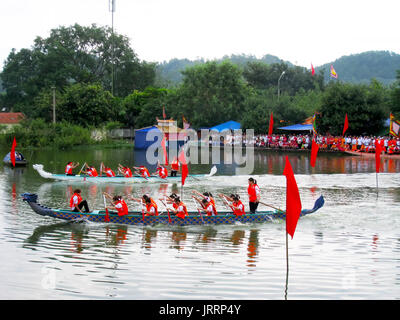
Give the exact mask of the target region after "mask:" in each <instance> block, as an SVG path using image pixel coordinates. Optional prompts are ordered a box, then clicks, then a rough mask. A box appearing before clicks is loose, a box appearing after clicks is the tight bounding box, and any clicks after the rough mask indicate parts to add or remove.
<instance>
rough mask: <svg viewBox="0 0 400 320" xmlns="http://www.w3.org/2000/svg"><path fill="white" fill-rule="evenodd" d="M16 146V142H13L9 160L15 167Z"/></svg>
mask: <svg viewBox="0 0 400 320" xmlns="http://www.w3.org/2000/svg"><path fill="white" fill-rule="evenodd" d="M16 146H17V141H16V140H15V137H14V140H13V143H12V146H11V152H10V159H11V163H12V165H13V166H14V167H15V147H16Z"/></svg>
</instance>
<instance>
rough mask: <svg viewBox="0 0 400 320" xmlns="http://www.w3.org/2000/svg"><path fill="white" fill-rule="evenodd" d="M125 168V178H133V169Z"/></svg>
mask: <svg viewBox="0 0 400 320" xmlns="http://www.w3.org/2000/svg"><path fill="white" fill-rule="evenodd" d="M124 169H125V171H124V176H125V178H132V171H131V169H129V168H128V167H126V168H124Z"/></svg>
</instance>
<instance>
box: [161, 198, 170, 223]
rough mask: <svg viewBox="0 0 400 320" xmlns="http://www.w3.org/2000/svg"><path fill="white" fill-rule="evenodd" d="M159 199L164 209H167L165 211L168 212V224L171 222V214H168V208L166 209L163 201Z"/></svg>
mask: <svg viewBox="0 0 400 320" xmlns="http://www.w3.org/2000/svg"><path fill="white" fill-rule="evenodd" d="M160 201H161V203H162V204H163V205H164V207H165V209H167V213H168V222H169V224H171V215H170V214H169V209H168V207H167V205H166V204H165V203H164V201H162V200H161V199H160Z"/></svg>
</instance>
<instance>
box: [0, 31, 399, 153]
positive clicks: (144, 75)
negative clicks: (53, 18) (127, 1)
mask: <svg viewBox="0 0 400 320" xmlns="http://www.w3.org/2000/svg"><path fill="white" fill-rule="evenodd" d="M113 45H114V53H115V54H114V55H112V54H111V53H112V47H113ZM325 77H326V75H325V74H324V71H323V70H320V71H319V72H317V73H316V74H314V75H312V74H311V71H310V70H308V69H306V68H302V67H297V66H293V65H290V64H287V63H281V62H274V63H270V64H267V63H265V62H260V61H253V60H252V61H248V62H247V63H245V64H238V63H234V62H232V61H230V60H224V61H208V62H204V63H201V64H194V65H190V66H188V67H187V68H186V69H185V70H183V71H182V81H181V82H180V83H178V84H175V85H170V84H168V85H166V83H167V81H163V80H162V79H160V75H158V74H157V65H156V64H155V63H149V62H146V61H141V60H139V58H138V57H137V55H136V53H135V52H134V50H133V49H132V48H131V47H130V43H129V39H128V38H126V37H125V36H123V35H118V34H113V33H112V31H111V29H110V28H108V27H98V26H96V25H92V26H90V27H82V26H80V25H77V24H76V25H74V26H70V27H59V28H57V29H53V30H52V31H51V33H50V36H49V37H48V38H41V37H37V38H36V39H35V40H34V44H33V46H32V47H31V48H30V49H21V50H20V51H18V52H17V51H15V50H13V51H12V52H11V53H10V54H9V56H8V58H7V60H6V61H5V63H4V68H3V71H2V72H1V74H0V78H1V80H2V87H3V90H4V91H3V93H2V94H1V95H0V107H1V108H2V109H5V110H8V111H14V112H23V113H24V114H25V115H26V116H27V117H28V119H30V120H28V122H26V123H25V124H23V126H21V127H20V128H19V129H14V131H12V132H9V133H8V134H7V135H1V137H0V143H7V144H9V143H10V141H9V140H10V139H11V138H10V136H11V135H15V136H16V137H17V139H19V141H20V142H21V143H23V145H26V146H28V145H29V146H36V147H42V146H46V145H53V146H56V147H64V148H65V147H71V146H76V145H81V144H89V145H90V144H92V143H104V141H103V142H97V141H96V140H94V139H93V138H92V136H91V131H92V129H93V128H101V127H106V126H107V125H108V126H113V127H114V128H115V127H116V126H119V127H124V128H131V129H132V128H136V129H137V128H142V127H146V126H150V125H153V124H154V123H155V122H156V117H159V118H161V117H162V113H163V108H164V109H165V112H166V115H167V118H174V119H176V120H177V122H178V125H179V126H182V117H183V116H184V117H185V118H186V119H187V120H188V121H189V122H190V123H191V125H192V127H194V128H201V127H211V126H214V125H217V124H220V123H221V122H225V121H229V120H236V121H238V122H240V123H241V124H242V128H243V129H248V128H251V129H254V130H255V133H265V132H266V131H267V130H268V123H269V118H270V114H271V112H273V116H274V129H275V130H276V129H277V128H278V127H281V126H284V125H290V124H295V123H302V122H304V120H305V119H306V118H308V117H311V116H313V115H314V114H316V115H317V128H318V130H319V132H320V133H321V134H327V133H330V134H333V135H337V134H341V132H342V130H343V122H344V118H345V114H346V113H347V115H348V119H349V124H350V125H349V129H348V131H347V134H349V135H360V134H377V133H379V132H382V131H383V130H384V123H385V120H386V119H388V118H389V114H390V112H392V113H393V114H394V115H395V116H397V117H400V71H397V81H396V82H395V83H394V84H392V85H390V86H388V85H384V84H382V83H381V82H379V81H378V80H376V79H371V80H370V83H368V84H366V83H359V84H357V83H348V82H342V81H340V80H336V79H334V80H329V81H326V80H325ZM53 95H54V96H55V100H56V120H57V123H56V124H52V123H51V122H52V115H53V114H52V110H53V109H52V104H53ZM110 123H111V124H110Z"/></svg>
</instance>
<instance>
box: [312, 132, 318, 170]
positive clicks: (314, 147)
mask: <svg viewBox="0 0 400 320" xmlns="http://www.w3.org/2000/svg"><path fill="white" fill-rule="evenodd" d="M318 150H319V145H318V143H316V142H315V139H313V141H312V145H311V167H313V168H314V167H315V162H316V161H317V153H318Z"/></svg>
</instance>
